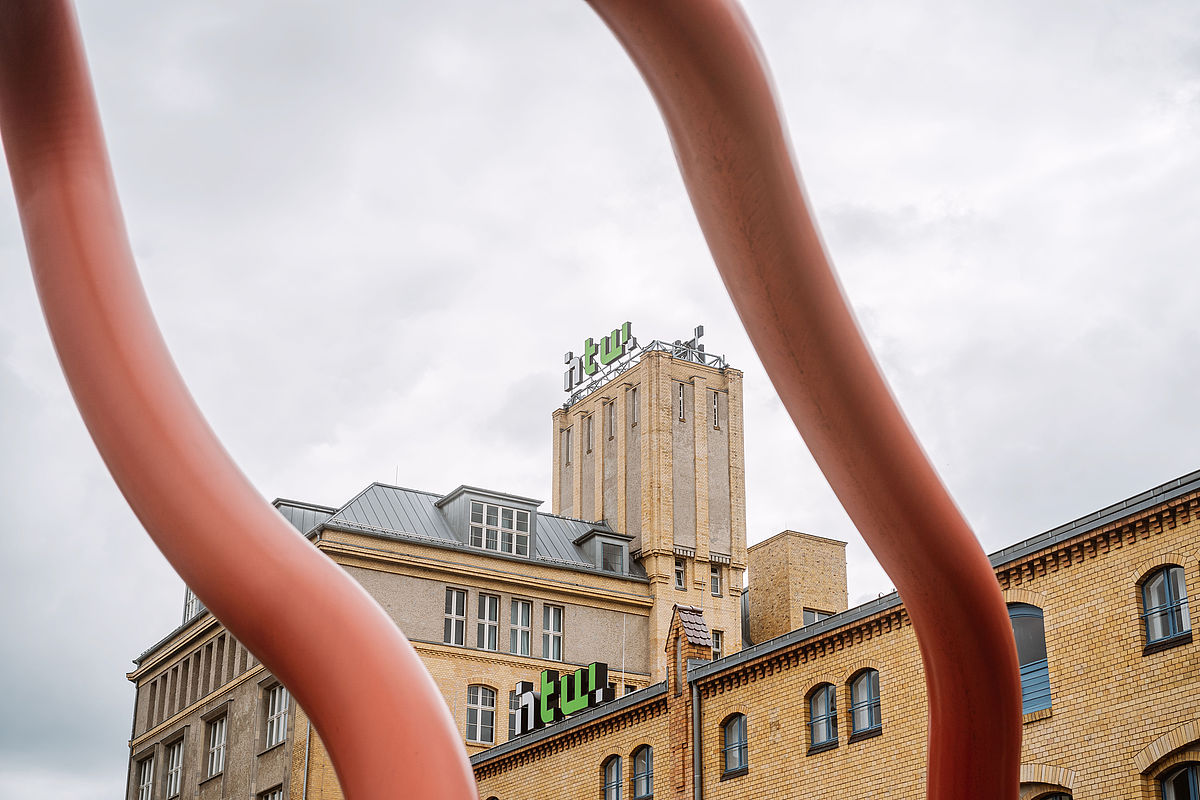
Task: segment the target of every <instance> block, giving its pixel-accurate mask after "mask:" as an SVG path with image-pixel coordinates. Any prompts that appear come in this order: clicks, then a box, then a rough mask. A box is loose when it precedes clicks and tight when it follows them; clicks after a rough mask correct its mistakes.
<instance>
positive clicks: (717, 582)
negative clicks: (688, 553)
mask: <svg viewBox="0 0 1200 800" xmlns="http://www.w3.org/2000/svg"><path fill="white" fill-rule="evenodd" d="M708 574H709V580H708V585H709V587H711V589H712V596H713V597H720V596H721V566H720V565H719V564H713V565H712V566H711V567H710V568H709V570H708Z"/></svg>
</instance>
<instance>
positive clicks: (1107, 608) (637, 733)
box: [472, 472, 1200, 800]
mask: <svg viewBox="0 0 1200 800" xmlns="http://www.w3.org/2000/svg"><path fill="white" fill-rule="evenodd" d="M1198 514H1200V472H1196V473H1192V474H1190V475H1187V476H1184V477H1182V478H1180V479H1178V480H1175V481H1172V482H1170V483H1168V484H1165V485H1163V486H1160V487H1158V488H1156V489H1153V490H1151V491H1148V492H1144V493H1142V494H1140V495H1137V496H1135V497H1131V498H1129V499H1128V500H1125V501H1123V502H1121V503H1118V504H1116V505H1113V506H1110V507H1108V508H1105V509H1101V510H1100V511H1097V512H1095V513H1093V514H1090V515H1088V516H1087V517H1084V518H1082V519H1079V520H1076V521H1074V522H1071V523H1069V524H1067V525H1063V526H1061V527H1059V528H1056V529H1054V530H1051V531H1047V532H1046V533H1043V534H1041V535H1039V536H1036V537H1033V538H1032V539H1028V540H1026V541H1024V542H1021V543H1019V544H1016V545H1014V546H1012V547H1010V548H1007V549H1005V550H1002V551H1000V552H998V553H996V554H994V555H993V556H992V563H993V565H994V566H995V569H996V577H997V580H998V581H999V584H1000V587H1001V589H1002V590H1003V592H1004V595H1005V597H1006V599H1007V600H1008V602H1009V604H1010V605H1009V607H1010V613H1011V614H1012V616H1013V618H1014V627H1015V629H1016V630H1017V631H1018V636H1017V638H1018V649H1019V650H1020V651H1021V661H1022V664H1023V666H1022V688H1023V691H1024V695H1025V697H1024V700H1025V703H1026V708H1027V711H1028V713H1026V714H1025V718H1024V726H1023V734H1024V737H1023V738H1024V741H1023V745H1022V755H1023V757H1022V762H1023V763H1022V766H1021V779H1022V784H1021V800H1035V798H1036V799H1038V800H1041V799H1042V798H1055V800H1058V799H1059V798H1137V799H1138V800H1151V799H1152V798H1153V799H1154V800H1194V798H1195V797H1196V792H1197V778H1198V777H1200V776H1198V774H1197V773H1198V772H1200V645H1198V644H1197V643H1195V642H1194V641H1193V639H1192V628H1193V627H1194V625H1195V622H1196V619H1195V614H1194V612H1193V611H1192V605H1194V604H1189V602H1188V600H1187V596H1188V594H1189V592H1190V593H1191V594H1193V595H1194V593H1195V592H1196V590H1197V587H1200V520H1198V519H1197V515H1198ZM807 547H812V548H814V549H815V551H816V552H814V553H813V554H812V558H813V559H820V558H822V557H828V555H829V552H830V550H832V549H833V548H834V547H835V545H833V544H831V543H827V542H825V541H821V540H817V539H815V538H812V537H807V538H804V537H798V536H796V535H795V534H792V533H790V532H785V533H784V534H781V535H780V536H778V537H775V538H774V540H772V541H770V542H768V543H763V544H762V545H758V546H756V547H755V548H752V549H751V559H750V585H751V587H754V586H755V585H756V581H757V572H756V563H757V562H756V560H755V554H756V551H762V550H767V551H770V550H774V551H775V552H777V553H788V552H789V551H793V550H796V549H800V550H803V549H804V548H807ZM783 560H784V559H783V558H779V559H776V561H777V562H778V561H783ZM800 561H801V562H803V561H805V559H804V558H803V557H802V558H801V559H800ZM773 586H774V592H775V601H776V602H777V603H779V604H781V605H786V607H787V610H786V612H781V611H780V608H779V607H772V608H770V609H769V610H767V611H766V612H765V613H766V615H767V619H766V620H764V621H763V622H762V623H760V624H761V625H763V626H765V627H769V626H771V625H778V624H780V623H779V621H780V620H794V619H797V618H800V616H799V615H802V614H803V610H804V609H805V608H808V607H809V604H810V603H812V602H819V601H820V597H821V596H822V594H821V593H822V592H828V587H825V588H820V587H819V588H818V590H817V591H816V593H815V594H812V593H810V594H807V595H806V594H805V593H804V592H803V591H796V590H794V589H792V588H790V587H788V586H787V585H786V582H784V581H780V580H776V581H774V582H773ZM754 591H755V590H754V589H753V588H752V589H751V598H752V602H753V601H754V598H756V597H757V595H755V593H754ZM812 597H816V598H818V599H817V600H816V601H814V600H812V599H810V598H812ZM953 601H954V598H952V597H947V598H946V602H953ZM758 610H759V609H757V608H755V607H753V606H752V607H751V614H750V617H751V620H752V622H751V628H752V629H755V628H756V627H757V626H756V623H755V622H754V621H753V620H754V619H755V617H756V614H757V613H758ZM676 613H677V614H681V613H683V614H691V615H695V614H696V613H698V612H697V611H695V610H690V609H679V610H678V611H677V612H676ZM671 635H672V636H673V637H680V636H681V635H683V634H682V632H681V629H680V628H678V627H674V628H672V629H671ZM692 638H695V637H692ZM673 646H674V643H673V641H669V642H668V645H667V650H668V652H669V651H670V650H671V648H672V647H673ZM686 647H687V648H688V652H689V654H690V655H691V656H692V658H690V659H686V660H685V661H684V662H683V664H682V665H681V667H682V668H681V669H676V668H675V665H674V661H673V660H672V659H670V658H668V659H666V663H667V670H668V674H667V679H666V681H664V682H662V683H659V684H656V685H654V686H652V687H649V688H648V689H645V690H642V691H639V692H637V693H635V694H633V695H630V696H628V697H624V698H621V699H620V700H618V701H616V702H614V703H612V704H611V705H610V706H601V707H599V708H596V709H594V710H592V711H590V712H587V713H586V714H581V715H579V716H578V717H575V718H568V719H567V720H564V721H563V722H562V723H560V724H559V725H558V726H557V727H555V728H548V729H545V730H542V731H538V732H535V733H532V734H529V735H527V736H524V737H520V738H519V739H517V740H515V741H512V742H508V743H506V744H504V745H500V746H498V747H495V748H493V749H491V750H488V751H485V752H483V753H479V754H477V755H475V756H474V757H473V758H472V762H473V764H474V766H475V772H476V777H477V779H478V781H479V786H480V792H481V797H484V798H498V800H533V798H539V799H540V798H548V797H554V798H568V797H570V798H576V797H579V798H583V797H601V798H605V799H606V800H612V798H639V800H640V798H643V797H656V798H689V800H700V799H701V798H704V799H705V800H723V799H724V798H746V797H769V798H801V797H803V798H874V799H875V800H884V798H922V797H924V791H925V788H924V783H923V771H924V765H925V749H926V734H927V731H926V706H925V693H924V681H923V676H922V670H921V661H920V654H919V652H918V647H917V642H916V638H915V636H914V634H913V630H912V627H911V625H910V623H909V621H908V617H907V615H906V613H905V610H904V605H903V603H902V602H901V600H900V598H899V597H897V596H895V595H891V596H887V597H882V598H879V599H878V600H874V601H871V602H869V603H866V604H864V605H861V606H857V607H855V608H851V609H848V610H846V611H843V612H841V613H838V614H835V615H833V616H831V617H828V618H826V619H822V620H820V621H816V622H814V623H812V624H809V625H807V626H804V627H801V628H799V629H795V630H791V631H788V632H785V633H782V635H778V636H776V637H775V638H772V639H769V640H766V641H763V642H761V643H759V644H756V645H754V646H752V647H748V648H746V649H744V650H743V651H741V652H739V653H737V654H735V655H732V656H726V657H724V658H722V659H719V660H716V661H712V660H710V659H709V657H708V655H709V654H708V653H707V652H706V648H705V647H704V646H703V642H702V641H689V642H687V644H686ZM1031 649H1032V652H1030V651H1031ZM1037 656H1041V658H1036V657H1037ZM663 720H665V721H666V724H665V727H664V724H663ZM645 748H650V750H649V751H647V750H645ZM647 752H650V753H652V758H647V757H646V754H647ZM635 755H636V757H637V759H638V760H637V761H636V762H635V760H634V759H635ZM648 761H650V762H652V763H653V773H652V776H651V777H650V779H649V788H650V792H649V793H647V792H646V791H645V789H646V788H647V781H646V779H645V770H644V769H641V770H640V771H639V767H642V765H644V764H646V763H647V762H648ZM614 773H620V775H621V781H620V784H619V787H618V788H616V789H614V788H612V780H611V779H612V777H613V775H614ZM606 784H607V785H608V786H609V788H607V789H606V788H605V787H606ZM639 790H640V791H639ZM969 795H970V792H969V787H964V796H969Z"/></svg>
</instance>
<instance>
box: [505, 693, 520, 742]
mask: <svg viewBox="0 0 1200 800" xmlns="http://www.w3.org/2000/svg"><path fill="white" fill-rule="evenodd" d="M520 716H521V700H520V698H519V697H518V696H517V691H516V689H509V690H508V738H509V739H512V738H515V737H516V735H517V720H518V719H520Z"/></svg>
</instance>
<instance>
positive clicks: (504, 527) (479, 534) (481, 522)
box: [471, 500, 529, 556]
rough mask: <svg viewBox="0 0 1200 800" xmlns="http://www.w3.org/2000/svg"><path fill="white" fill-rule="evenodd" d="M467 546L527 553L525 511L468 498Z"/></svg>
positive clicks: (527, 536)
mask: <svg viewBox="0 0 1200 800" xmlns="http://www.w3.org/2000/svg"><path fill="white" fill-rule="evenodd" d="M471 546H472V547H482V548H483V549H485V550H499V551H500V552H502V553H513V554H514V555H518V556H527V555H529V512H528V511H525V510H523V509H519V508H505V507H504V506H494V505H492V504H490V503H481V502H479V501H477V500H472V501H471Z"/></svg>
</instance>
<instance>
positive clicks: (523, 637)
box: [508, 600, 533, 656]
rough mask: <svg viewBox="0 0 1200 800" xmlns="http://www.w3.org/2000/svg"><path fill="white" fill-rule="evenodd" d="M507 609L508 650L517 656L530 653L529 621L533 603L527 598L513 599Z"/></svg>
mask: <svg viewBox="0 0 1200 800" xmlns="http://www.w3.org/2000/svg"><path fill="white" fill-rule="evenodd" d="M508 610H509V617H508V622H509V626H510V627H509V629H508V652H510V653H512V654H513V655H518V656H528V655H532V653H531V652H530V648H531V644H530V638H531V636H530V623H531V618H532V617H533V603H531V602H529V601H528V600H513V601H512V603H511V604H510V605H509V609H508Z"/></svg>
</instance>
